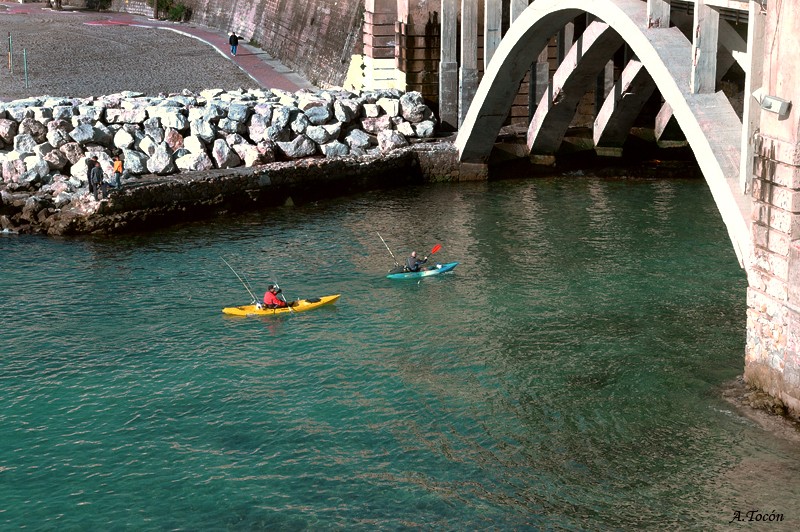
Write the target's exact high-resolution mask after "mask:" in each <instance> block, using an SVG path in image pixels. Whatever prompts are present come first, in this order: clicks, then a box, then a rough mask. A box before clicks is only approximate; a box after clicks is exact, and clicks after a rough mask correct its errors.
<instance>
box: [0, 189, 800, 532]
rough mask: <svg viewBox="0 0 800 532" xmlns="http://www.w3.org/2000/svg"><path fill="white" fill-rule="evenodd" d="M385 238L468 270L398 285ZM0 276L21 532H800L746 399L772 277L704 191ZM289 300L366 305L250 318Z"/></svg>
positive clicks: (315, 225) (161, 251)
mask: <svg viewBox="0 0 800 532" xmlns="http://www.w3.org/2000/svg"><path fill="white" fill-rule="evenodd" d="M378 233H379V234H380V235H381V236H382V237H383V238H384V240H385V241H386V243H387V244H388V246H389V248H390V250H391V253H392V254H393V255H394V256H395V257H396V258H397V260H398V261H403V260H404V259H405V257H406V256H407V255H408V254H409V253H410V252H411V251H412V250H416V251H417V252H418V253H419V254H421V255H425V254H429V253H430V251H431V250H432V249H433V247H434V246H435V245H437V244H441V246H442V248H441V250H440V251H439V252H438V253H436V254H435V255H432V256H431V257H430V262H431V263H433V262H436V261H439V262H451V261H458V262H459V263H460V264H459V266H458V267H457V268H456V269H455V270H454V271H453V272H451V273H448V274H444V275H441V276H437V277H431V278H427V279H423V280H421V281H394V280H389V279H386V278H384V275H385V273H386V272H387V271H388V270H389V269H390V268H391V267H392V266H393V262H394V261H393V258H392V255H391V254H390V252H389V250H387V248H386V247H384V244H383V243H382V242H381V240H380V238H379V236H378ZM223 259H225V260H226V261H228V263H229V264H230V265H231V266H232V267H233V269H234V270H235V271H236V274H238V276H239V277H241V282H240V279H239V278H237V275H236V274H234V272H233V271H231V269H229V268H228V266H226V264H225V262H224V261H223ZM0 268H2V274H0V305H2V306H1V307H0V308H2V322H1V323H2V328H1V329H0V398H1V399H2V400H1V401H0V428H1V429H0V528H1V529H3V530H16V529H22V528H25V529H28V530H125V529H130V530H404V529H408V530H420V529H423V530H540V529H544V530H634V529H638V530H729V529H730V528H743V529H752V528H753V527H754V526H755V525H756V523H755V522H742V521H736V520H734V518H735V516H736V512H740V515H741V516H742V519H744V515H745V513H746V512H748V511H756V512H759V513H760V514H769V515H777V514H780V515H781V516H782V518H783V521H780V522H770V523H768V524H765V523H758V525H760V526H759V529H760V530H797V529H798V528H800V449H798V448H797V445H796V444H793V443H791V442H788V441H786V440H784V439H781V438H780V437H778V436H776V435H774V434H771V433H769V432H766V431H764V430H763V429H762V428H760V427H759V426H757V425H756V424H755V423H754V422H751V421H750V420H749V419H748V418H747V417H745V416H743V415H742V414H741V413H739V412H737V411H736V410H735V409H734V407H732V405H731V404H729V403H727V402H725V401H724V400H723V399H722V389H723V388H725V387H726V386H727V384H728V383H730V382H731V381H733V380H734V379H735V378H736V377H737V376H739V375H741V373H742V370H743V365H744V342H745V312H746V299H745V298H746V294H745V291H746V286H747V281H746V278H745V274H744V272H743V270H742V269H740V267H739V264H738V263H737V260H736V257H735V255H734V252H733V249H732V246H731V244H730V242H729V240H728V236H727V232H726V230H725V228H724V226H723V224H722V221H721V219H720V215H719V213H718V211H717V209H716V207H715V204H714V201H713V199H712V197H711V194H710V192H709V191H708V188H707V186H706V184H705V182H704V181H702V180H695V179H668V180H667V179H664V180H661V179H622V178H619V179H597V178H589V177H570V178H563V177H562V178H539V179H530V180H507V181H495V182H489V183H467V184H457V185H431V186H420V187H414V188H409V189H404V190H393V191H376V192H369V193H363V194H360V195H355V196H349V197H346V198H339V199H332V200H328V201H321V202H317V203H313V204H307V205H300V206H295V207H285V208H278V209H273V210H270V211H268V212H261V213H249V214H242V215H236V216H229V217H222V218H218V219H215V220H212V221H207V222H202V223H193V224H186V225H182V226H178V227H173V228H169V229H162V230H158V231H154V232H152V233H151V234H138V235H126V236H115V237H82V238H70V239H53V238H47V237H41V236H4V237H0ZM276 281H277V282H278V283H279V284H280V286H281V287H282V289H283V294H284V295H285V296H286V297H288V298H290V299H294V298H299V297H300V298H306V297H316V296H322V295H327V294H341V299H340V300H339V301H338V302H337V303H336V304H335V305H333V306H330V307H324V308H321V309H317V310H315V311H312V312H307V313H301V314H290V315H283V316H275V317H266V318H235V317H228V316H225V315H223V314H222V312H221V309H222V308H223V307H225V306H232V305H240V304H247V303H250V301H251V296H250V293H249V292H253V293H255V294H256V296H257V297H261V296H262V295H263V293H264V290H265V289H266V286H267V284H269V283H273V282H276ZM753 515H755V514H753ZM732 520H734V521H733V523H731V521H732Z"/></svg>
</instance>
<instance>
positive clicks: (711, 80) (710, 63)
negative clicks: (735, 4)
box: [690, 0, 719, 94]
mask: <svg viewBox="0 0 800 532" xmlns="http://www.w3.org/2000/svg"><path fill="white" fill-rule="evenodd" d="M692 28H693V30H694V31H693V32H692V34H693V36H694V40H693V41H692V76H691V82H690V83H691V89H692V92H693V93H694V94H702V93H713V92H715V89H716V86H717V47H718V44H717V43H718V40H719V12H718V11H717V10H716V9H714V8H713V7H711V6H709V5H707V4H706V0H696V3H695V5H694V25H693V26H692Z"/></svg>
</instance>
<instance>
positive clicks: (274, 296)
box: [264, 284, 287, 308]
mask: <svg viewBox="0 0 800 532" xmlns="http://www.w3.org/2000/svg"><path fill="white" fill-rule="evenodd" d="M280 293H281V289H280V288H278V287H276V286H275V285H274V284H271V285H269V286H268V287H267V291H266V293H265V294H264V308H283V307H285V306H287V304H286V301H284V300H283V299H280V298H278V294H280Z"/></svg>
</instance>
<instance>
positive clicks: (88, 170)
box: [86, 155, 99, 197]
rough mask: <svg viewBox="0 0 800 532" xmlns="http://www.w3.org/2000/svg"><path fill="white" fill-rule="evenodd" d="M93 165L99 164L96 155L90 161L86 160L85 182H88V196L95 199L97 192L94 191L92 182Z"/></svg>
mask: <svg viewBox="0 0 800 532" xmlns="http://www.w3.org/2000/svg"><path fill="white" fill-rule="evenodd" d="M95 164H99V163H98V162H97V156H96V155H95V156H94V157H92V158H91V159H86V181H88V182H89V194H94V195H95V197H97V191H96V190H95V186H94V182H93V181H92V170H93V169H94V165H95Z"/></svg>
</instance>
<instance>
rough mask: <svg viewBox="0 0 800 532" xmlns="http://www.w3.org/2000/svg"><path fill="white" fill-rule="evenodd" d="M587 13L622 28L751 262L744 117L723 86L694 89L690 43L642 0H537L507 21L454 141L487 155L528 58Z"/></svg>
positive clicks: (744, 261) (474, 155)
mask: <svg viewBox="0 0 800 532" xmlns="http://www.w3.org/2000/svg"><path fill="white" fill-rule="evenodd" d="M584 13H589V14H591V15H593V16H594V17H596V18H597V19H599V20H602V21H603V22H604V23H605V24H607V25H608V26H610V27H611V28H612V29H613V30H614V31H616V32H617V33H618V34H619V35H620V36H621V37H622V39H623V41H624V42H625V44H627V45H628V46H629V47H630V49H631V50H632V52H633V53H634V54H635V56H636V57H637V58H638V60H639V62H641V64H642V65H644V68H645V69H646V70H647V72H648V74H649V75H650V77H651V78H652V80H653V82H654V83H655V85H656V87H657V88H658V90H659V91H660V92H661V95H662V97H663V98H664V100H665V101H666V103H667V104H668V105H669V106H670V107H671V109H672V113H673V115H674V117H675V119H676V120H677V122H678V124H679V126H680V128H681V129H682V131H683V133H684V135H685V136H686V140H687V141H688V143H689V145H690V146H691V148H692V151H693V152H694V154H695V157H696V159H697V162H698V164H699V166H700V169H701V171H702V173H703V175H704V177H705V179H706V182H707V183H708V186H709V188H710V190H711V193H712V195H713V197H714V200H715V202H716V204H717V208H718V209H719V211H720V214H721V216H722V219H723V221H724V223H725V225H726V227H727V229H728V234H729V236H730V238H731V242H732V244H733V246H734V250H735V252H736V255H737V257H738V259H739V262H740V264H741V265H742V266H743V267H745V268H748V266H749V264H750V263H751V262H752V257H751V254H752V250H751V247H752V244H751V236H750V212H751V206H750V198H749V197H748V196H747V195H746V194H745V193H743V192H742V191H741V187H740V185H739V179H738V176H739V158H740V152H739V148H740V141H741V131H742V124H741V121H740V120H739V117H738V116H737V115H736V113H735V111H734V110H733V107H732V106H731V104H730V102H729V101H728V100H727V97H726V96H725V95H724V94H723V93H721V92H720V93H715V94H694V93H692V92H691V91H690V82H691V75H692V44H691V43H690V42H689V41H688V39H687V38H686V37H685V36H684V35H683V33H682V32H681V31H680V30H679V29H678V28H676V27H672V28H648V23H647V22H648V21H647V6H646V2H642V1H641V0H536V1H535V2H533V3H532V4H531V5H530V6H528V8H527V9H525V10H524V11H523V12H522V13H521V14H520V15H519V17H517V19H516V20H515V21H514V23H513V24H512V25H511V27H510V28H509V30H508V32H507V33H506V35H505V36H504V37H503V40H502V41H501V42H500V46H499V47H498V48H497V50H496V51H495V53H494V55H493V56H492V60H491V62H490V63H489V65H488V66H487V68H486V69H485V72H484V76H483V78H482V80H481V82H480V85H479V86H478V90H477V92H476V94H475V97H474V98H473V100H472V103H471V105H470V107H469V110H468V111H467V114H466V116H465V118H464V121H463V123H462V124H461V126H460V127H459V132H458V136H457V138H456V141H455V144H456V146H457V148H458V150H459V157H460V159H461V160H462V161H464V162H486V161H487V160H488V158H489V155H490V153H491V150H492V147H493V145H494V142H495V140H496V138H497V135H498V133H499V131H500V128H501V126H502V125H503V122H504V121H505V118H506V116H507V115H508V111H509V109H510V108H511V104H512V102H513V100H514V97H515V95H516V93H517V90H518V88H519V83H520V81H521V80H522V78H523V77H524V76H525V73H526V72H527V70H528V68H529V66H530V64H531V63H532V62H533V61H535V59H536V56H537V55H538V54H539V52H540V51H541V50H542V49H544V47H545V46H546V45H547V43H548V42H549V40H550V38H551V37H552V36H553V35H554V34H556V33H557V32H558V31H559V30H560V29H561V28H563V27H564V26H565V25H566V24H567V23H568V22H570V21H571V20H573V19H574V18H575V17H577V16H579V15H581V14H584Z"/></svg>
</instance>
